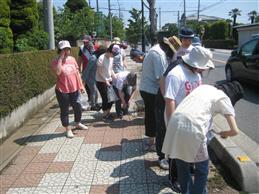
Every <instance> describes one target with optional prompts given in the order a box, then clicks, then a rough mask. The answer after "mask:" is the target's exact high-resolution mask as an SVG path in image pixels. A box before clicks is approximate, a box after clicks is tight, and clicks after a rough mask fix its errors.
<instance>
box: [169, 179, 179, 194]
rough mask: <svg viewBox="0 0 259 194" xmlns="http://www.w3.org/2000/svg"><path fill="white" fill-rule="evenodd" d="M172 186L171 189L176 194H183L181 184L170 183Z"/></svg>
mask: <svg viewBox="0 0 259 194" xmlns="http://www.w3.org/2000/svg"><path fill="white" fill-rule="evenodd" d="M169 183H170V185H171V189H172V190H173V191H174V192H176V193H181V192H182V191H181V187H180V184H179V183H178V182H177V181H169Z"/></svg>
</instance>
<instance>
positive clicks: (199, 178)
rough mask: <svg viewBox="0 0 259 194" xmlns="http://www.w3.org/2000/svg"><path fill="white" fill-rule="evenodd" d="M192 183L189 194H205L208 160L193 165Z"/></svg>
mask: <svg viewBox="0 0 259 194" xmlns="http://www.w3.org/2000/svg"><path fill="white" fill-rule="evenodd" d="M194 167H195V171H194V183H193V187H192V190H191V194H196V193H201V194H206V193H207V192H206V184H207V180H208V173H209V160H205V161H202V162H196V163H194Z"/></svg>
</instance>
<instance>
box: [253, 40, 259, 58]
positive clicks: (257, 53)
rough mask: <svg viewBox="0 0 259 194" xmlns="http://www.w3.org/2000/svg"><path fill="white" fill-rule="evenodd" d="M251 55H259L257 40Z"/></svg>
mask: <svg viewBox="0 0 259 194" xmlns="http://www.w3.org/2000/svg"><path fill="white" fill-rule="evenodd" d="M253 55H259V40H257V43H256V46H255V48H254V50H253Z"/></svg>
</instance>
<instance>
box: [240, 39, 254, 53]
mask: <svg viewBox="0 0 259 194" xmlns="http://www.w3.org/2000/svg"><path fill="white" fill-rule="evenodd" d="M256 44H257V40H253V41H250V42H248V43H246V44H245V45H243V47H242V50H241V54H242V55H243V56H251V55H252V54H253V51H254V49H255V46H256Z"/></svg>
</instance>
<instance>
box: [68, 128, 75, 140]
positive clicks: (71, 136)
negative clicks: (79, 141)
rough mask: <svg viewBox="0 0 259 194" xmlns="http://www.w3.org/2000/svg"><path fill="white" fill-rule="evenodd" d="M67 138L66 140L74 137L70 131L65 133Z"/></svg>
mask: <svg viewBox="0 0 259 194" xmlns="http://www.w3.org/2000/svg"><path fill="white" fill-rule="evenodd" d="M67 137H68V138H73V137H74V134H73V132H72V130H71V129H70V130H68V131H67Z"/></svg>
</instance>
